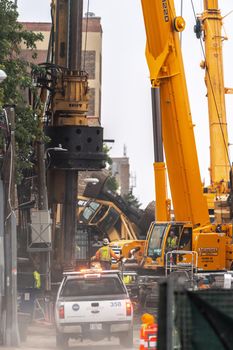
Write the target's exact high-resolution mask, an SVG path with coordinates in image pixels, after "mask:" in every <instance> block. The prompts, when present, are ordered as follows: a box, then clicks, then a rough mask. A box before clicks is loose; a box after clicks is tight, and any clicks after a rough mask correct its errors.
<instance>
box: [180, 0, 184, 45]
mask: <svg viewBox="0 0 233 350" xmlns="http://www.w3.org/2000/svg"><path fill="white" fill-rule="evenodd" d="M183 8H184V1H183V0H180V16H181V17H183ZM182 34H183V32H181V33H180V47H182Z"/></svg>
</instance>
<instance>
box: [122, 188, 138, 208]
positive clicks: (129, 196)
mask: <svg viewBox="0 0 233 350" xmlns="http://www.w3.org/2000/svg"><path fill="white" fill-rule="evenodd" d="M123 198H124V200H125V201H126V202H127V203H128V204H129V205H133V206H134V207H136V208H140V207H141V205H142V204H141V203H140V202H139V200H138V198H137V197H135V196H134V194H133V191H132V190H130V191H129V193H128V194H126V195H124V196H123Z"/></svg>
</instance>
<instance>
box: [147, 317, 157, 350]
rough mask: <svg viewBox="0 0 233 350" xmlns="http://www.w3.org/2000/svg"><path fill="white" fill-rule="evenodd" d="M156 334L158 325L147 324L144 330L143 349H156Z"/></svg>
mask: <svg viewBox="0 0 233 350" xmlns="http://www.w3.org/2000/svg"><path fill="white" fill-rule="evenodd" d="M157 334H158V326H157V324H155V323H153V324H150V325H147V327H146V328H145V330H144V342H145V345H144V350H156V349H157Z"/></svg>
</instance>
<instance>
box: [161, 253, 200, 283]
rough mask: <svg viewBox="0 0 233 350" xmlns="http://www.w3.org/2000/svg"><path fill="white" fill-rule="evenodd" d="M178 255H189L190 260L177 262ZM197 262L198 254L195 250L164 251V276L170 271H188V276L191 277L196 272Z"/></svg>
mask: <svg viewBox="0 0 233 350" xmlns="http://www.w3.org/2000/svg"><path fill="white" fill-rule="evenodd" d="M179 255H191V261H190V262H187V263H186V262H185V263H182V262H179V263H177V261H178V257H179ZM197 263H198V254H197V252H195V251H190V250H172V251H169V252H167V253H166V261H165V275H166V277H167V276H168V274H170V273H171V272H172V271H189V272H190V277H191V279H193V276H194V274H195V273H197Z"/></svg>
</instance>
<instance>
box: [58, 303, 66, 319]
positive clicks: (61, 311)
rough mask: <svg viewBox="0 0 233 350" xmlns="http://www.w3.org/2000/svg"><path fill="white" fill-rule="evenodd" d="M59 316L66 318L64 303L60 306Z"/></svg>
mask: <svg viewBox="0 0 233 350" xmlns="http://www.w3.org/2000/svg"><path fill="white" fill-rule="evenodd" d="M59 318H65V309H64V305H61V306H60V307H59Z"/></svg>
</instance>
